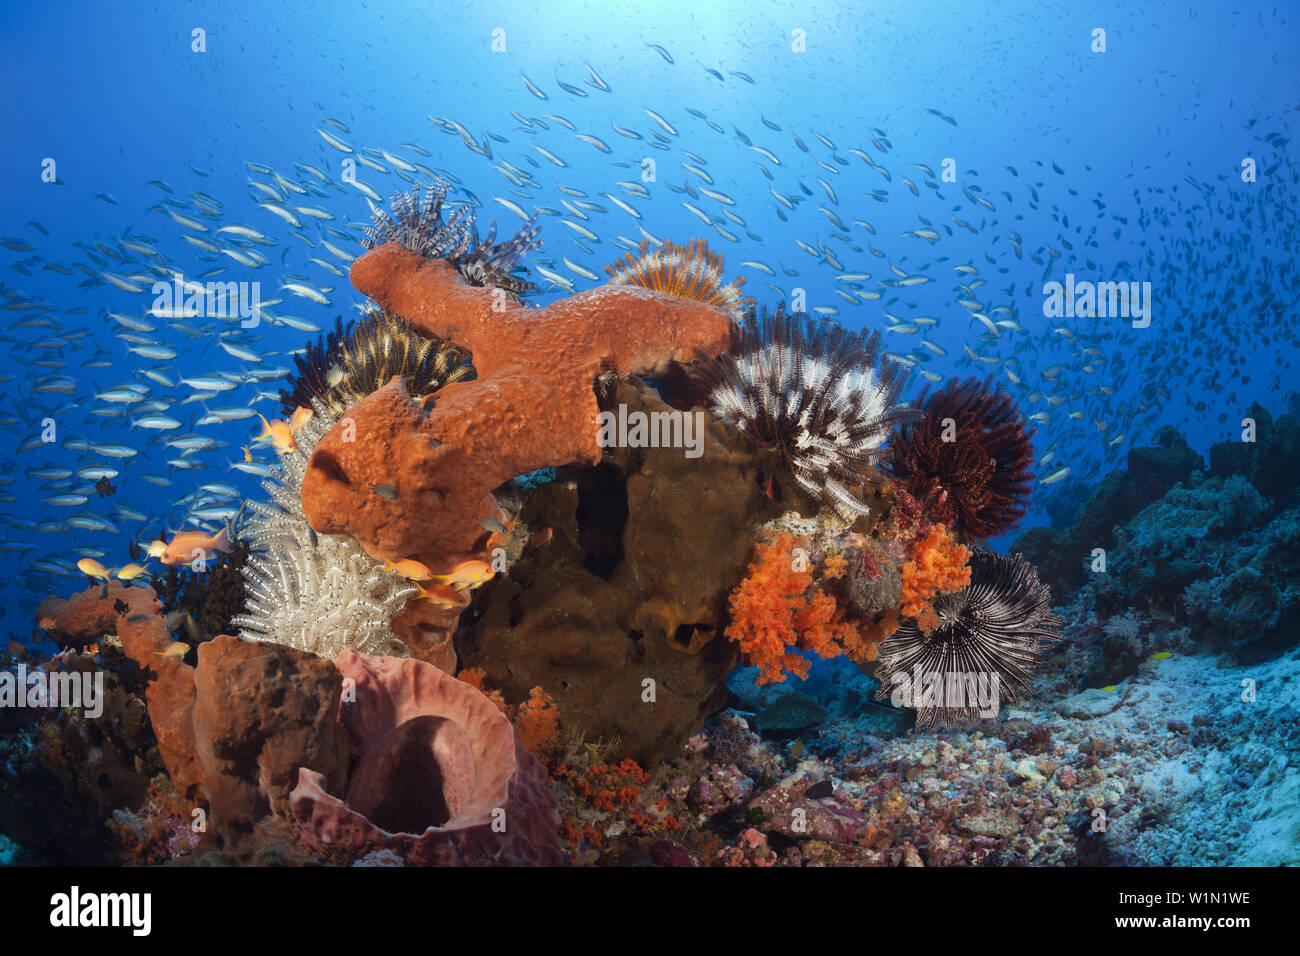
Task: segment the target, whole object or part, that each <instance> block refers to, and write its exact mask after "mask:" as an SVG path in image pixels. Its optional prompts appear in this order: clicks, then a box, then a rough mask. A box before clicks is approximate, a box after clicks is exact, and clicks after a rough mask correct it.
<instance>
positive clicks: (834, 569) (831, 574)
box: [823, 554, 848, 579]
mask: <svg viewBox="0 0 1300 956" xmlns="http://www.w3.org/2000/svg"><path fill="white" fill-rule="evenodd" d="M823 567H824V570H825V573H826V577H828V578H832V579H835V578H842V577H844V569H845V568H847V567H848V562H847V561H845V560H844V555H842V554H832V555H831V556H830V557H829V558H827V559H826V561H825V564H824V566H823Z"/></svg>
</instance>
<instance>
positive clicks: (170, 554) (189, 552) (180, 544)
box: [149, 528, 230, 568]
mask: <svg viewBox="0 0 1300 956" xmlns="http://www.w3.org/2000/svg"><path fill="white" fill-rule="evenodd" d="M226 531H227V529H225V528H222V529H221V530H220V531H218V532H217V533H216V534H205V533H204V532H202V531H184V532H182V533H181V534H178V535H177V536H176V537H174V538H172V540H171V542H170V543H169V544H168V545H167V546H166V548H165V549H164V550H163V552H162V554H160V555H158V559H159V560H160V561H162V563H163V564H165V565H167V566H168V567H171V568H175V567H180V566H181V565H183V564H188V563H189V562H190V561H192V560H194V556H195V552H196V551H202V552H203V553H204V555H205V556H206V554H207V552H209V551H226V550H228V549H229V548H230V537H229V535H228V534H227V533H226ZM149 553H150V554H153V547H152V545H151V546H150V548H149Z"/></svg>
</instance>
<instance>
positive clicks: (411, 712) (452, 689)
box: [289, 650, 562, 866]
mask: <svg viewBox="0 0 1300 956" xmlns="http://www.w3.org/2000/svg"><path fill="white" fill-rule="evenodd" d="M334 665H335V666H336V667H337V668H338V669H339V671H340V672H341V673H342V674H343V677H344V701H343V706H342V708H341V712H340V719H341V720H342V721H343V723H344V724H345V725H346V726H347V727H348V729H349V730H350V731H351V732H352V735H353V737H354V738H355V741H356V753H357V755H358V763H357V766H356V769H355V770H354V771H353V773H352V777H351V780H350V781H349V783H348V789H347V794H346V796H345V797H343V798H340V797H338V796H335V795H333V794H331V793H329V792H328V791H327V790H326V789H325V778H324V776H323V775H321V774H319V773H317V772H316V771H314V770H310V769H308V768H306V767H303V768H301V769H300V770H299V771H298V786H297V788H296V789H295V790H294V791H293V793H292V794H290V798H289V799H290V811H291V813H292V814H293V817H294V820H295V821H296V822H297V825H298V828H299V831H300V832H301V834H302V837H303V840H304V842H306V843H307V845H308V846H310V847H312V848H313V849H316V850H318V851H329V850H341V851H343V852H345V853H347V854H350V855H360V854H363V853H366V852H369V851H372V850H380V849H388V850H392V851H393V852H395V853H397V854H398V855H399V856H401V857H402V858H403V859H404V860H406V861H407V862H409V863H414V864H420V865H435V866H454V865H460V864H464V863H471V862H475V861H480V860H489V861H492V862H496V863H502V864H513V865H535V866H556V865H559V864H560V863H561V862H562V856H561V853H560V847H559V836H558V826H559V815H558V813H557V811H556V806H555V798H554V797H553V796H552V795H551V792H550V790H549V788H548V786H547V774H546V770H545V768H544V767H543V766H542V765H541V764H540V763H539V762H538V760H537V758H535V757H534V756H533V755H532V754H530V753H529V752H528V751H527V750H525V749H524V747H523V746H522V745H520V743H519V742H518V741H517V740H516V739H515V734H514V729H513V728H512V727H511V725H510V721H509V720H508V719H507V718H506V717H505V715H504V714H502V713H501V711H500V710H499V709H498V708H497V707H496V705H495V704H493V703H492V702H491V701H490V700H488V699H487V697H485V696H484V695H483V694H482V693H480V692H479V691H478V690H476V689H475V688H473V687H471V686H470V685H468V684H466V683H463V682H462V681H458V680H456V678H454V677H451V676H450V675H448V674H446V673H444V672H443V671H441V670H439V669H438V668H437V667H434V666H433V665H432V664H428V663H425V662H424V661H420V660H416V659H414V658H394V657H374V656H371V655H368V654H358V653H356V652H355V651H352V650H345V651H344V652H343V653H342V654H340V655H339V656H338V657H337V658H335V660H334Z"/></svg>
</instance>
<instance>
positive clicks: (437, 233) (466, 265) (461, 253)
mask: <svg viewBox="0 0 1300 956" xmlns="http://www.w3.org/2000/svg"><path fill="white" fill-rule="evenodd" d="M449 188H450V187H449V185H448V184H447V183H446V182H444V181H442V180H439V181H438V182H436V183H435V184H434V185H433V186H432V187H427V188H426V189H425V191H424V194H423V196H421V194H420V186H419V184H418V183H417V184H416V185H415V187H414V188H413V189H412V190H411V191H410V192H409V193H404V192H402V191H401V190H398V191H397V192H395V193H393V198H392V200H391V202H392V215H389V214H388V213H387V212H385V211H384V210H382V209H380V208H379V207H378V206H375V205H373V204H372V205H371V207H370V208H371V219H372V224H371V225H369V226H362V227H361V231H362V232H363V233H364V234H365V235H364V237H363V238H362V240H361V245H362V246H363V247H364V248H366V249H374V248H375V247H376V246H382V245H386V244H387V243H390V242H398V243H401V244H402V246H403V247H405V248H407V249H409V250H411V251H412V252H414V253H416V254H417V255H420V256H423V257H424V258H426V259H446V260H448V261H449V262H450V263H451V264H452V265H454V266H455V267H456V268H457V270H459V272H460V274H461V275H462V276H463V277H464V279H465V281H466V282H468V283H469V284H470V285H480V286H493V287H495V288H498V289H505V290H506V291H507V292H512V293H514V294H515V295H522V294H524V293H526V292H531V291H532V290H533V289H534V288H535V287H534V286H533V284H532V283H531V282H529V281H528V280H527V279H524V278H523V277H522V276H520V275H518V274H517V273H518V272H519V271H520V270H521V269H522V268H523V260H524V257H525V256H526V255H527V254H528V253H529V252H530V251H531V250H532V249H533V248H534V247H535V246H536V245H537V234H538V233H539V232H540V231H541V225H540V224H539V223H538V221H537V216H536V214H534V215H533V216H532V217H531V218H530V219H529V220H528V221H527V222H525V223H524V224H523V226H521V227H520V229H519V231H518V232H517V233H515V234H514V236H512V237H511V238H510V239H509V240H508V241H506V242H503V243H501V244H500V245H497V244H496V231H497V228H496V223H495V222H493V223H492V224H491V225H490V226H489V227H488V234H487V238H486V239H483V240H480V239H479V237H478V229H477V227H476V226H475V213H474V209H473V207H471V206H466V205H462V206H459V207H458V208H457V209H456V210H455V211H454V212H453V213H452V214H451V216H450V217H449V218H448V219H447V220H446V221H444V220H443V218H442V208H443V203H444V201H445V200H446V198H447V190H448V189H449Z"/></svg>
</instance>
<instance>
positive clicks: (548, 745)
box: [456, 667, 560, 759]
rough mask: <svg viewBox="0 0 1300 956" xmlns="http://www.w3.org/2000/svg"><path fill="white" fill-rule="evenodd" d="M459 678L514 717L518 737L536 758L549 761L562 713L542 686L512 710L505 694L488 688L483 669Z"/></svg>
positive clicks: (466, 671) (473, 669) (468, 670)
mask: <svg viewBox="0 0 1300 956" xmlns="http://www.w3.org/2000/svg"><path fill="white" fill-rule="evenodd" d="M456 678H457V679H458V680H460V681H462V682H463V683H466V684H469V685H470V686H471V687H473V688H474V689H475V690H478V691H480V692H482V693H483V694H484V695H485V696H486V697H487V699H488V700H490V701H492V703H494V704H496V705H497V709H498V710H500V711H501V713H503V714H505V715H506V716H507V717H509V718H510V722H511V723H512V724H513V725H514V728H515V737H517V738H518V740H519V742H520V743H521V744H523V745H524V748H525V749H526V750H528V751H529V752H530V753H532V754H533V755H534V756H536V757H538V758H539V759H542V758H545V757H546V756H548V751H550V750H551V749H552V748H554V747H555V746H556V744H557V743H558V742H559V739H560V716H559V711H558V710H557V709H556V706H555V701H554V699H553V698H552V697H551V695H550V694H548V693H546V691H544V690H542V689H541V688H540V687H534V688H533V689H532V692H531V693H530V694H529V696H528V699H527V700H526V701H524V702H523V703H521V704H520V705H519V706H518V707H511V706H510V705H509V704H507V703H506V701H505V698H504V697H502V696H501V691H499V690H489V689H488V687H487V685H486V684H485V683H484V682H485V680H486V678H487V674H486V672H485V671H484V670H483V668H481V667H467V668H465V669H464V670H462V671H461V672H460V673H459V674H457V675H456Z"/></svg>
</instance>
